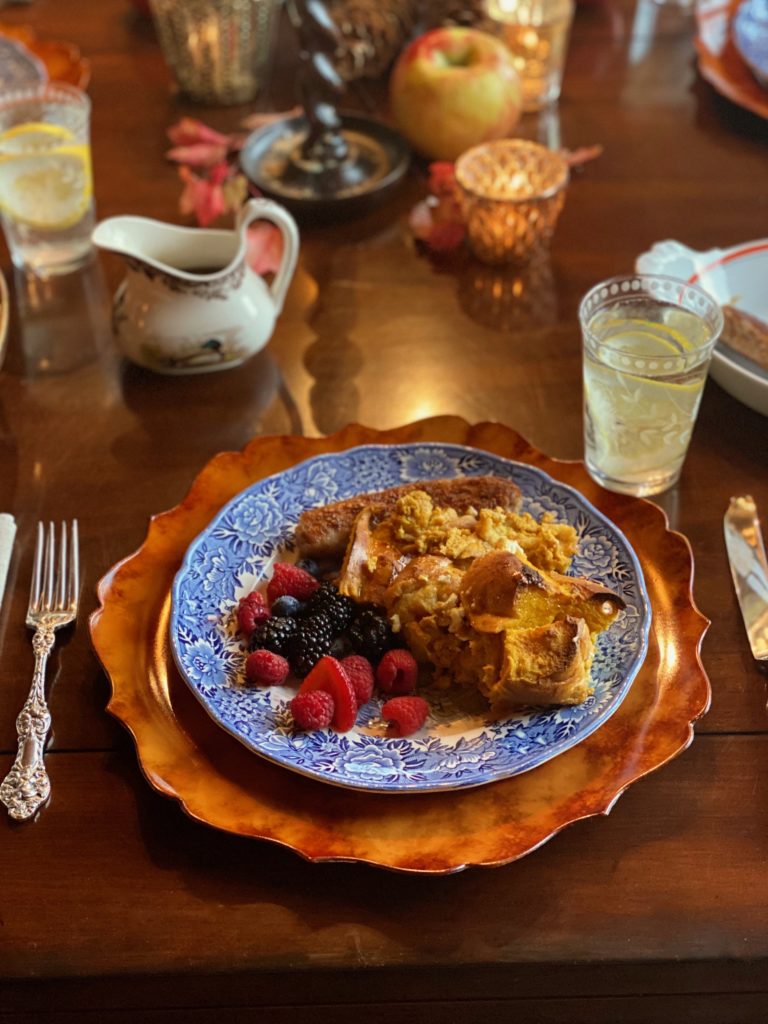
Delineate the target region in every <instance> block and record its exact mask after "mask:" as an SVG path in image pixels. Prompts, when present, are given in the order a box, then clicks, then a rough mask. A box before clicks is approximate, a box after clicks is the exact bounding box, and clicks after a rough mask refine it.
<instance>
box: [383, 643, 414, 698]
mask: <svg viewBox="0 0 768 1024" xmlns="http://www.w3.org/2000/svg"><path fill="white" fill-rule="evenodd" d="M418 674H419V667H418V665H417V664H416V659H415V658H414V656H413V655H412V654H411V652H410V651H406V650H403V649H402V648H399V649H397V650H394V651H387V653H386V654H385V655H384V657H383V658H382V659H381V661H380V662H379V666H378V668H377V669H376V682H377V683H378V684H379V686H380V687H381V688H382V690H383V691H384V693H413V691H414V690H415V689H416V679H417V677H418Z"/></svg>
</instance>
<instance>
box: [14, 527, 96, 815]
mask: <svg viewBox="0 0 768 1024" xmlns="http://www.w3.org/2000/svg"><path fill="white" fill-rule="evenodd" d="M68 549H69V550H68ZM79 561H80V555H79V544H78V537H77V520H76V519H73V520H72V524H71V527H70V530H69V536H68V535H67V528H66V525H65V524H64V523H62V524H61V539H60V543H59V556H58V564H57V558H56V531H55V530H54V527H53V523H49V524H48V529H47V531H46V529H45V528H44V526H43V524H42V523H38V524H37V545H36V547H35V564H34V569H33V571H32V586H31V587H30V592H29V606H28V607H27V626H28V627H29V628H30V629H34V631H35V633H34V636H33V637H32V650H33V651H34V652H35V671H34V674H33V676H32V686H31V688H30V691H29V695H28V697H27V699H26V701H25V702H24V707H23V708H22V709H21V711H20V712H19V716H18V718H17V719H16V734H17V736H18V749H17V752H16V760H15V761H14V762H13V767H12V768H11V770H10V772H8V774H7V775H6V777H5V779H4V780H3V783H2V785H0V800H2V802H3V803H4V804H5V806H6V807H7V808H8V813H9V815H10V816H11V817H12V818H15V819H16V820H17V821H24V820H26V819H27V818H31V817H32V816H33V815H34V814H35V813H36V811H37V810H38V809H39V808H40V807H42V805H43V804H44V803H45V802H46V800H47V799H48V797H49V796H50V793H51V782H50V779H49V778H48V772H47V771H46V769H45V763H44V761H43V758H44V756H45V741H46V738H47V736H48V731H49V729H50V728H51V715H50V712H49V711H48V705H47V703H46V700H45V666H46V663H47V661H48V655H49V654H50V653H51V651H52V649H53V645H54V642H55V635H54V634H55V632H56V630H57V629H61V627H62V626H68V625H69V624H70V623H72V622H74V621H75V619H76V618H77V601H78V597H79V594H80V568H79Z"/></svg>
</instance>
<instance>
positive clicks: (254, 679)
mask: <svg viewBox="0 0 768 1024" xmlns="http://www.w3.org/2000/svg"><path fill="white" fill-rule="evenodd" d="M287 675H288V662H287V661H286V660H285V658H282V657H281V656H280V655H279V654H275V653H274V651H267V650H264V649H263V648H262V649H261V650H258V651H254V652H253V654H249V655H248V657H247V658H246V659H245V678H246V681H247V682H248V683H250V685H251V686H279V685H280V684H281V683H283V682H285V677H286V676H287Z"/></svg>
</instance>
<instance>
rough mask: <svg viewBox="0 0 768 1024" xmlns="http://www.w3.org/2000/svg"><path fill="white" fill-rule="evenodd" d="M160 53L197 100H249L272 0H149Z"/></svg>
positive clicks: (258, 80)
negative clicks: (160, 47)
mask: <svg viewBox="0 0 768 1024" xmlns="http://www.w3.org/2000/svg"><path fill="white" fill-rule="evenodd" d="M150 6H151V8H152V16H153V18H154V20H155V26H156V28H157V34H158V37H159V39H160V45H161V46H162V48H163V55H164V57H165V59H166V61H167V62H168V65H169V67H170V68H171V71H172V72H173V74H174V75H175V77H176V80H177V81H178V83H179V87H180V88H181V90H182V92H184V93H185V94H186V95H187V96H189V97H190V98H191V99H193V100H197V101H198V102H200V103H220V104H224V105H226V104H235V103H246V102H248V101H249V100H252V99H253V98H254V97H255V96H256V94H257V92H258V91H259V88H260V86H261V84H262V79H263V77H264V73H265V68H266V66H267V63H268V58H269V52H270V45H271V42H272V35H273V32H274V27H275V22H276V15H277V12H278V10H279V2H278V0H150Z"/></svg>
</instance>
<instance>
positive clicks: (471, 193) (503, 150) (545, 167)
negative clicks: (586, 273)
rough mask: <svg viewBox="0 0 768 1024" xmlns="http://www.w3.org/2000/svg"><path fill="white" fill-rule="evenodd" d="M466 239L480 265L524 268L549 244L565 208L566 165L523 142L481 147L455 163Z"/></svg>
mask: <svg viewBox="0 0 768 1024" xmlns="http://www.w3.org/2000/svg"><path fill="white" fill-rule="evenodd" d="M456 181H457V182H458V185H459V189H460V194H461V205H462V211H463V216H464V222H465V224H466V228H467V240H468V242H469V246H470V248H471V249H472V252H473V253H474V254H475V256H477V258H478V259H479V260H482V261H483V263H490V264H501V263H518V264H520V263H526V262H527V261H528V260H530V259H531V257H532V256H533V255H534V254H535V253H537V252H539V251H540V250H542V249H544V248H545V247H546V246H548V245H549V242H550V241H551V239H552V235H553V234H554V231H555V225H556V224H557V218H558V217H559V216H560V211H561V210H562V208H563V204H564V203H565V190H566V186H567V184H568V164H567V163H566V161H565V158H564V157H563V156H562V155H561V154H560V153H558V152H556V151H555V150H551V149H547V147H546V146H541V145H539V144H538V143H537V142H527V141H525V140H523V139H498V140H496V141H494V142H485V143H483V144H482V145H480V146H475V147H474V148H473V149H470V150H467V152H466V153H463V154H462V155H461V156H460V157H459V159H458V160H457V162H456Z"/></svg>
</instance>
